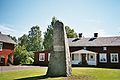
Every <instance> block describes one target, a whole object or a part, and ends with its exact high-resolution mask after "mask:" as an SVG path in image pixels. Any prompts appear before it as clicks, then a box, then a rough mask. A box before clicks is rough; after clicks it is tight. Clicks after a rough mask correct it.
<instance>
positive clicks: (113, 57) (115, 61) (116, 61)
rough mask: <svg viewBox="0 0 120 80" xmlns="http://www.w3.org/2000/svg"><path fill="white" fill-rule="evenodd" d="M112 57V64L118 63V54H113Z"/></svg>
mask: <svg viewBox="0 0 120 80" xmlns="http://www.w3.org/2000/svg"><path fill="white" fill-rule="evenodd" d="M110 56H111V62H112V63H118V53H111V54H110Z"/></svg>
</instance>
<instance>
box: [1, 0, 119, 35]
mask: <svg viewBox="0 0 120 80" xmlns="http://www.w3.org/2000/svg"><path fill="white" fill-rule="evenodd" d="M119 4H120V0H0V31H1V32H2V33H5V34H10V35H12V36H16V37H20V36H22V35H23V34H27V33H28V31H29V30H30V28H31V27H32V26H34V25H39V26H40V28H41V31H42V32H45V30H46V28H47V25H49V24H50V22H51V18H52V17H53V16H56V17H57V19H59V20H61V21H62V22H64V25H68V26H70V27H71V28H73V29H74V30H75V31H76V32H77V33H81V32H82V33H83V36H85V37H92V36H93V33H94V32H98V33H99V36H119V35H120V5H119Z"/></svg>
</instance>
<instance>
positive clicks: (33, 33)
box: [28, 25, 43, 51]
mask: <svg viewBox="0 0 120 80" xmlns="http://www.w3.org/2000/svg"><path fill="white" fill-rule="evenodd" d="M28 40H29V49H28V50H29V51H40V50H42V49H43V47H42V38H41V31H40V27H39V26H38V25H36V26H33V27H32V28H31V30H30V31H29V35H28Z"/></svg>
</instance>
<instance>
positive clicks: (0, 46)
mask: <svg viewBox="0 0 120 80" xmlns="http://www.w3.org/2000/svg"><path fill="white" fill-rule="evenodd" d="M2 46H3V44H2V43H0V51H2Z"/></svg>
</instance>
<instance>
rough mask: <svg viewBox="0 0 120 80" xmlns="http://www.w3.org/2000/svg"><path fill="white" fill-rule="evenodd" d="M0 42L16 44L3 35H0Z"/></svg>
mask: <svg viewBox="0 0 120 80" xmlns="http://www.w3.org/2000/svg"><path fill="white" fill-rule="evenodd" d="M0 42H5V43H11V44H16V43H15V42H14V41H13V40H12V39H11V38H10V37H8V36H7V35H5V34H1V33H0Z"/></svg>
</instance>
